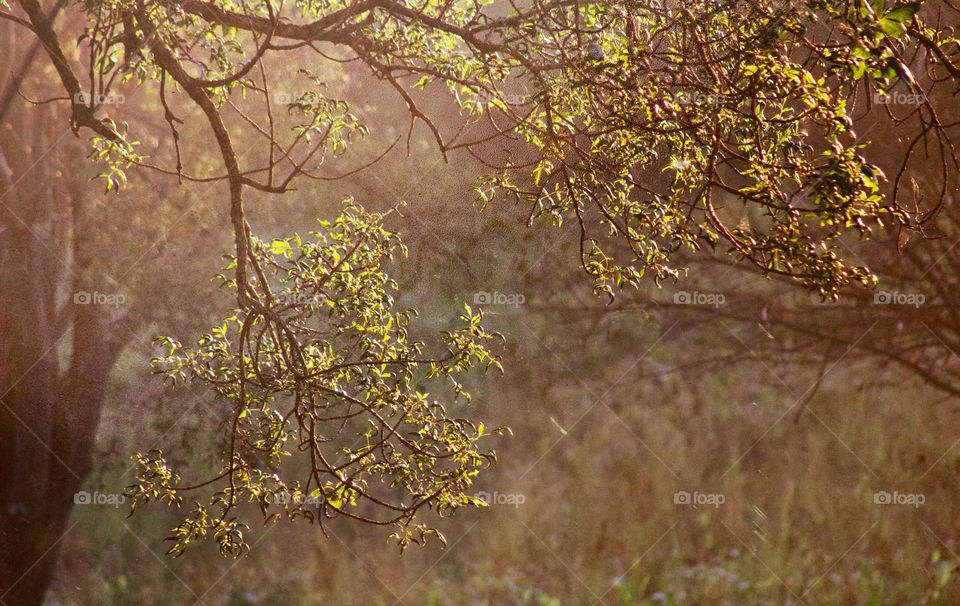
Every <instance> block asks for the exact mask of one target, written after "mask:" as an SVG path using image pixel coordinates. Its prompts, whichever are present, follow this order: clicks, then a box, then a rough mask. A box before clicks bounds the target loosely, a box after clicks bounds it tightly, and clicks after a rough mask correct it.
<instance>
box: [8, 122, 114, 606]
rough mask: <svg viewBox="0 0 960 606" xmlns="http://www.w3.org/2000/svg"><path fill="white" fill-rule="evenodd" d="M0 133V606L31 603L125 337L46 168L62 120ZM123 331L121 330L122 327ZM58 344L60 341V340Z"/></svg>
mask: <svg viewBox="0 0 960 606" xmlns="http://www.w3.org/2000/svg"><path fill="white" fill-rule="evenodd" d="M8 117H9V119H5V122H7V124H9V125H11V128H10V129H9V130H7V131H6V132H0V160H2V162H0V605H4V606H21V605H23V606H31V605H35V604H41V603H42V602H43V598H44V595H45V593H46V590H47V588H48V587H49V585H50V583H51V581H52V579H53V575H54V571H55V564H56V561H57V552H58V549H59V546H60V544H61V539H62V538H63V537H64V533H65V532H67V531H68V529H69V526H68V522H69V517H70V511H71V508H72V506H73V504H74V495H75V494H76V493H77V491H78V490H79V489H80V486H81V483H82V481H83V480H84V478H85V477H86V476H87V475H88V474H89V473H90V470H91V466H92V454H93V451H94V447H95V441H96V434H97V426H98V424H99V420H100V412H101V408H102V405H103V401H104V395H105V393H104V389H105V385H106V381H107V378H108V375H109V373H110V370H111V368H112V367H113V365H114V363H115V362H116V360H117V357H118V356H119V355H120V352H121V351H122V350H123V348H124V347H125V346H126V342H127V339H125V338H122V337H120V338H117V336H116V335H115V334H114V333H115V332H116V330H115V327H114V325H113V317H112V314H113V313H116V312H115V310H114V309H112V308H109V307H108V306H102V305H92V304H87V305H78V304H75V301H74V293H76V292H79V291H82V290H86V291H93V290H95V288H90V287H89V285H88V281H89V280H90V273H91V271H90V268H91V266H92V265H93V262H92V261H93V259H92V258H91V254H90V253H89V251H88V250H87V249H88V247H89V246H88V243H89V242H90V241H91V240H92V238H93V235H94V234H95V233H96V231H95V226H93V225H87V224H86V222H85V220H84V215H83V208H84V204H83V197H82V194H75V192H78V191H80V192H82V188H80V187H78V184H77V183H76V182H72V183H71V182H69V178H68V177H65V176H62V175H63V174H70V166H69V164H68V165H67V166H66V167H65V168H64V169H63V172H62V173H61V175H54V174H53V172H52V171H50V170H49V169H48V168H47V167H49V166H53V165H56V164H57V163H59V162H62V160H60V159H59V157H58V156H59V154H57V153H56V152H55V151H54V152H51V148H52V147H54V146H55V144H56V143H55V142H56V141H59V140H60V137H61V136H62V129H60V130H56V129H53V128H52V127H51V126H50V125H51V124H60V125H62V124H63V122H62V121H58V120H52V119H50V117H49V116H45V115H43V114H42V113H41V112H40V111H38V110H29V111H20V112H17V111H12V112H10V113H9V114H8ZM122 332H123V333H124V334H128V333H127V332H126V331H122ZM68 346H69V349H68Z"/></svg>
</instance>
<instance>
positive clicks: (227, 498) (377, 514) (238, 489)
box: [129, 202, 504, 555]
mask: <svg viewBox="0 0 960 606" xmlns="http://www.w3.org/2000/svg"><path fill="white" fill-rule="evenodd" d="M383 219H384V215H383V214H371V213H367V212H365V211H364V210H363V209H362V208H361V207H359V206H358V205H356V204H354V203H352V202H350V203H348V204H347V206H346V208H345V209H344V211H343V213H342V214H341V215H340V216H339V217H338V218H337V219H336V220H335V221H333V222H327V221H321V230H319V231H317V232H312V233H311V236H312V239H310V240H305V239H302V238H301V237H300V236H293V237H290V238H287V239H283V240H274V241H273V242H271V243H266V242H260V241H256V242H255V246H254V247H253V249H252V254H253V257H254V258H255V259H256V260H257V261H258V263H259V265H258V266H259V267H262V271H260V272H258V279H259V283H258V284H257V288H258V289H260V290H262V291H263V292H264V293H266V297H265V300H266V304H265V305H264V306H263V307H253V308H241V309H238V310H235V312H234V313H233V315H231V316H230V317H228V318H226V319H225V320H224V321H223V323H222V324H221V325H220V326H216V327H214V328H213V329H212V330H211V331H210V332H209V333H208V334H206V335H204V336H203V337H201V338H200V339H199V340H198V342H197V344H196V346H195V347H192V348H186V347H184V346H183V345H182V344H181V343H178V342H177V341H175V340H173V339H169V338H162V339H160V342H161V343H162V345H163V346H164V347H165V348H166V355H164V356H163V357H161V358H158V359H156V360H155V364H156V366H157V369H158V372H161V373H162V374H163V375H164V376H165V377H166V378H168V379H170V380H171V381H173V382H174V383H178V382H183V381H190V382H199V383H202V384H205V385H207V386H208V387H209V388H210V389H212V390H213V391H214V392H215V393H216V395H217V396H218V397H219V398H221V399H223V400H224V401H227V402H229V403H230V406H231V411H232V412H231V417H232V418H231V422H230V425H231V428H230V431H229V432H228V435H227V443H226V444H223V445H222V450H221V453H222V454H221V464H222V469H221V470H220V473H219V474H218V475H217V476H216V477H214V478H212V479H211V480H209V481H207V482H203V483H201V484H200V486H198V487H196V488H199V487H203V486H213V487H216V492H215V494H214V495H213V496H212V497H211V499H210V501H209V502H207V503H201V502H199V501H195V502H194V508H193V510H192V511H191V512H190V513H189V515H188V516H187V517H186V518H185V519H184V520H183V521H182V522H181V523H180V524H179V525H178V526H177V527H176V528H175V529H174V535H173V537H171V540H172V541H173V546H172V547H171V548H170V553H173V554H176V555H179V554H181V553H183V551H184V550H185V549H186V548H187V547H188V546H189V545H190V543H192V542H194V541H196V540H198V539H201V538H204V537H208V536H212V537H213V538H214V539H215V540H216V541H217V542H218V543H219V545H220V549H221V551H222V552H223V553H225V554H231V555H239V554H240V553H241V552H242V550H243V548H244V547H245V542H244V538H243V532H242V530H243V528H244V527H246V523H245V522H244V521H243V520H244V519H245V517H244V516H245V514H244V513H243V512H242V511H241V505H242V504H244V503H253V504H255V505H256V506H257V507H259V510H260V512H261V514H262V516H263V519H264V521H265V522H273V521H276V520H278V519H280V518H283V517H286V518H289V519H297V518H304V519H307V520H310V521H314V520H315V521H317V522H319V523H320V524H321V526H322V525H323V523H324V520H325V519H328V518H332V517H336V516H341V515H342V516H347V517H350V518H355V519H359V520H363V521H366V522H372V523H375V524H381V525H392V526H395V531H394V533H393V535H391V536H393V537H394V538H395V539H396V540H397V541H398V543H399V544H400V546H401V548H402V547H405V546H406V545H408V544H409V543H417V544H420V543H422V542H423V540H424V539H425V537H426V536H428V535H435V536H436V537H438V538H439V539H440V540H444V539H443V536H442V535H441V534H440V533H439V532H438V531H437V530H436V529H434V528H431V527H429V526H427V525H425V524H419V523H415V514H416V513H417V511H418V510H420V509H421V508H423V507H428V508H430V509H434V510H436V512H437V513H438V514H439V515H441V516H445V515H452V514H453V513H454V512H455V511H456V510H457V509H458V508H460V507H463V506H465V505H474V506H484V505H485V503H484V502H483V501H482V500H480V499H478V498H476V497H474V496H470V495H468V494H467V493H466V490H467V489H468V488H469V487H470V485H471V484H472V482H473V479H474V477H475V476H476V474H477V473H478V471H479V470H480V469H481V468H483V467H485V466H487V465H489V464H490V463H492V462H494V461H495V455H494V453H493V452H492V451H489V450H485V449H483V448H482V447H481V445H480V441H481V440H483V439H484V438H487V437H489V436H490V435H492V434H497V433H502V432H503V431H504V430H503V429H497V430H493V431H491V430H488V429H487V428H485V426H484V424H483V423H473V422H471V421H468V420H466V419H462V418H459V417H457V416H456V415H455V414H454V413H453V409H454V408H456V407H458V406H459V404H458V402H461V401H464V400H466V401H469V399H470V394H469V393H468V392H467V391H466V390H465V388H464V386H463V385H462V384H461V383H460V380H459V378H460V376H461V375H462V374H463V373H465V372H466V371H468V370H469V369H471V368H473V367H476V366H481V367H484V368H490V367H495V368H499V367H500V362H499V358H498V357H496V356H494V355H493V354H492V353H491V352H490V351H489V349H488V345H489V344H490V343H491V342H492V341H495V340H497V339H498V338H499V335H497V334H493V333H488V332H486V331H485V330H484V328H483V327H482V326H481V319H482V312H481V311H474V310H472V309H471V308H470V307H469V306H464V312H463V314H462V315H461V317H460V320H461V321H462V326H461V327H460V328H457V329H455V330H451V331H446V332H443V333H442V335H441V339H440V341H441V343H442V351H441V352H440V353H437V354H430V353H428V352H427V348H426V346H425V345H424V343H421V342H419V341H416V340H413V339H412V338H411V336H410V334H409V325H410V321H411V318H412V317H413V316H414V313H413V312H412V311H395V310H394V300H393V296H392V295H391V291H393V290H395V289H396V284H395V283H394V282H393V281H392V280H390V278H389V277H388V276H387V274H386V273H384V271H383V268H382V266H383V264H384V263H385V262H386V261H387V260H388V259H390V258H392V257H393V256H394V255H396V254H402V253H403V252H404V248H403V245H402V243H401V242H400V239H399V237H398V236H397V234H395V233H393V232H391V231H388V230H387V229H386V228H385V227H384V226H383V224H382V222H383ZM222 277H223V279H224V282H225V284H226V285H228V286H229V287H231V288H236V284H235V282H234V281H233V280H232V279H229V278H226V277H225V276H222ZM444 383H445V384H446V385H447V386H448V389H447V390H446V391H448V392H449V393H450V394H451V395H450V397H449V398H448V399H447V400H446V402H442V401H440V400H438V399H436V398H437V397H439V396H437V395H433V393H436V392H441V391H443V384H444ZM431 386H432V387H431ZM428 388H430V389H433V390H435V391H434V392H431V391H427V389H428ZM137 458H138V460H139V463H140V465H141V472H140V475H139V478H138V480H139V482H138V483H137V484H136V485H133V486H131V487H130V489H129V496H130V497H131V498H132V501H131V505H132V507H134V508H135V507H136V506H137V505H138V504H140V503H144V502H147V501H151V500H157V501H164V502H167V503H168V504H172V505H176V506H180V505H181V504H182V502H183V498H184V493H186V492H189V491H191V490H194V488H190V487H187V486H184V485H183V484H182V482H181V478H180V475H179V473H177V472H176V471H174V470H172V469H170V467H169V466H168V464H167V463H166V461H165V460H164V458H163V454H162V453H160V452H151V453H147V454H138V455H137Z"/></svg>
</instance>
